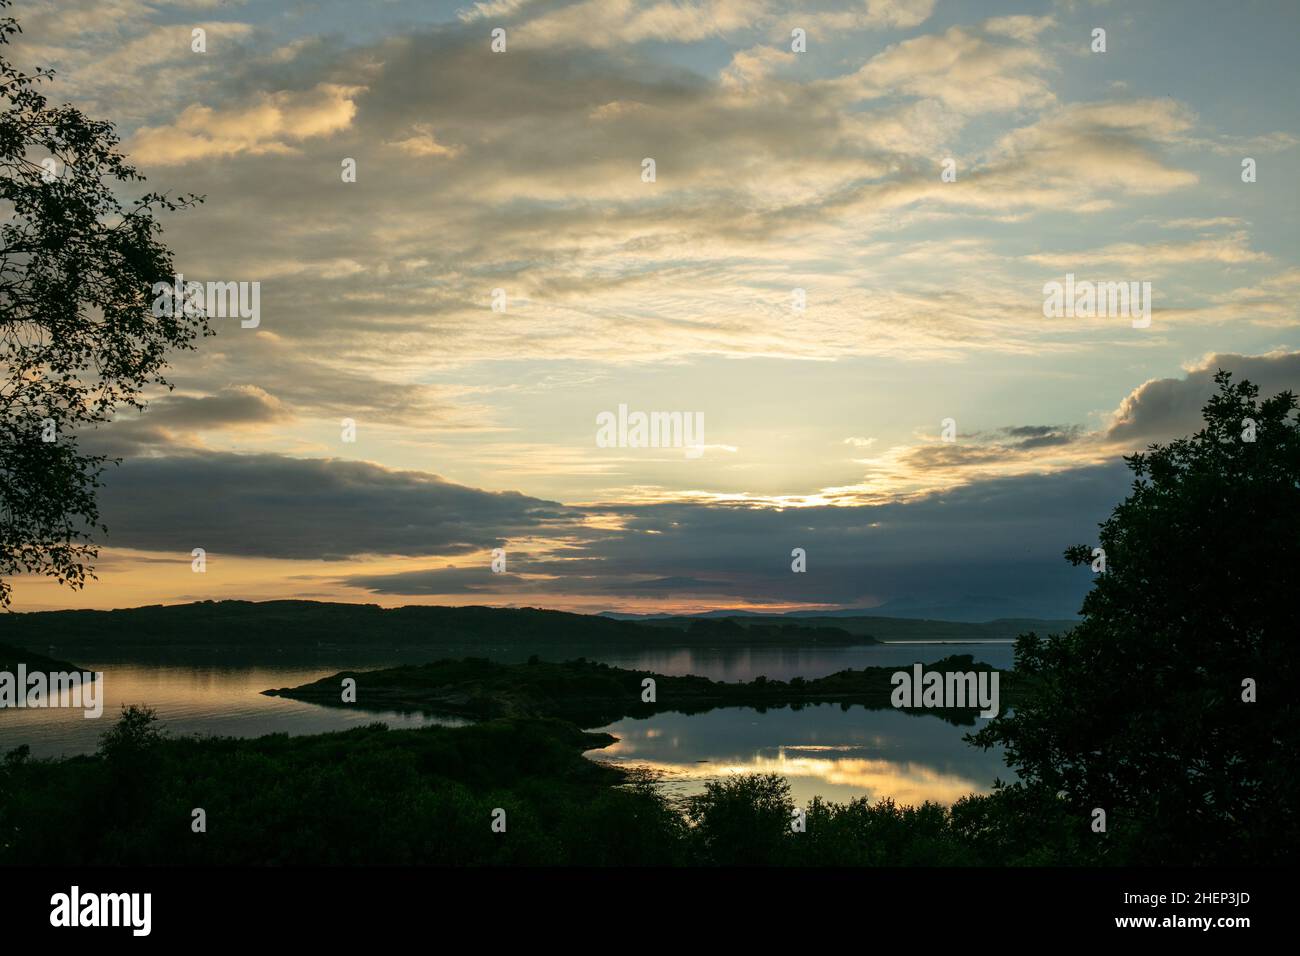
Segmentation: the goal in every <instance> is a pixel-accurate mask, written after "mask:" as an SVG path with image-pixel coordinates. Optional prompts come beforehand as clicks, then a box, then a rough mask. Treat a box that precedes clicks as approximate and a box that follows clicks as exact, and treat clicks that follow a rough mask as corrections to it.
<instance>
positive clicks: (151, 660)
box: [0, 643, 1012, 803]
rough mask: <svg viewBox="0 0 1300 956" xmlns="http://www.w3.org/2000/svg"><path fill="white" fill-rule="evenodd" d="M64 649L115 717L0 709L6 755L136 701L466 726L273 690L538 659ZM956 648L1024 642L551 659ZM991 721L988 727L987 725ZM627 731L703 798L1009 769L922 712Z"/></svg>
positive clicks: (162, 711) (738, 657) (283, 725)
mask: <svg viewBox="0 0 1300 956" xmlns="http://www.w3.org/2000/svg"><path fill="white" fill-rule="evenodd" d="M46 652H47V653H53V654H55V655H56V656H59V657H62V658H64V659H67V660H71V661H74V662H75V663H77V664H78V665H79V666H81V667H83V668H84V669H86V670H93V671H102V672H104V675H105V676H104V686H103V690H102V693H103V696H104V716H103V717H102V718H101V719H99V720H93V719H89V720H88V719H86V718H84V717H83V716H82V712H81V711H80V710H71V709H44V710H26V709H23V710H14V709H5V710H0V752H2V751H5V750H8V749H10V748H13V747H16V746H18V745H19V744H28V745H29V746H30V747H31V748H32V752H33V754H35V755H38V756H59V755H72V754H78V753H89V752H92V751H93V750H94V749H95V748H96V746H97V745H98V742H99V735H100V734H101V733H102V732H103V731H104V730H105V729H107V728H108V726H109V725H110V722H111V721H112V720H114V719H116V716H117V714H118V712H119V710H120V709H121V706H122V705H123V704H148V705H149V706H151V707H153V708H154V709H155V710H157V711H158V713H159V716H160V718H161V719H162V721H163V723H164V724H165V725H166V727H167V729H168V730H169V731H170V732H171V733H173V734H192V733H198V734H215V735H226V736H237V737H256V736H260V735H262V734H269V733H288V734H314V733H323V732H326V731H332V730H342V729H346V728H348V727H353V726H357V725H360V724H367V723H371V722H373V721H383V722H384V723H387V724H388V725H389V726H390V727H394V728H401V727H421V726H426V725H428V724H434V723H437V724H446V725H456V724H460V723H463V721H459V720H457V719H455V718H450V717H430V716H426V715H420V714H399V713H378V712H373V711H359V710H356V711H354V710H345V709H342V708H334V707H321V706H318V705H316V704H306V703H301V702H298V701H292V700H285V699H283V698H279V697H266V696H263V695H262V693H261V692H262V691H264V690H267V689H268V688H278V687H292V686H296V685H298V684H304V683H307V682H309V681H313V680H317V679H319V678H321V677H326V676H328V675H330V674H333V673H335V672H337V671H340V670H345V669H373V668H378V667H390V666H393V665H395V664H400V663H417V662H423V661H427V660H431V659H435V658H437V657H455V656H463V655H465V654H469V653H473V654H477V655H479V656H485V657H492V658H494V659H499V660H507V661H515V660H524V659H526V658H527V657H528V655H529V654H530V653H532V652H531V651H530V650H528V649H519V648H511V647H508V646H503V647H491V648H487V647H483V646H476V647H473V648H468V647H441V648H436V649H430V648H404V649H391V650H382V651H376V650H375V649H373V648H367V649H360V650H351V651H349V650H348V649H333V650H327V651H321V652H319V653H314V654H308V653H285V654H282V655H280V656H279V657H278V658H277V659H275V660H273V661H271V662H267V661H266V660H265V659H258V660H257V661H256V662H252V661H249V662H242V661H240V660H236V659H232V655H230V654H229V653H222V652H214V651H212V650H211V649H193V650H182V649H170V650H168V651H166V652H140V653H137V654H133V655H131V656H129V657H123V656H115V657H105V656H104V655H103V654H102V652H101V653H100V654H99V655H98V656H96V654H95V652H94V651H93V650H87V651H84V652H82V653H78V649H77V648H73V647H63V646H60V647H58V648H56V649H54V651H49V650H46ZM949 654H972V655H974V657H975V659H976V660H983V661H987V662H988V663H990V664H992V665H994V666H995V667H1002V668H1009V667H1010V666H1011V663H1012V645H1011V644H1009V643H1007V644H979V645H971V644H908V645H900V644H893V645H866V646H862V647H847V648H818V649H805V648H750V649H737V648H691V649H685V648H666V649H662V650H654V651H629V652H615V653H610V652H608V651H597V650H591V649H584V648H580V647H573V648H563V649H559V650H558V651H557V652H555V653H552V654H547V655H546V656H547V657H553V658H558V659H564V658H570V657H578V656H585V657H587V658H589V659H591V660H600V661H604V662H606V663H609V664H611V665H617V666H622V667H632V668H638V669H644V670H651V671H656V672H658V673H662V674H670V675H681V674H699V675H701V676H704V677H710V678H712V679H714V680H727V681H737V680H751V679H753V678H754V677H758V676H760V675H766V676H767V677H769V678H772V679H779V680H788V679H789V678H791V677H796V676H802V677H807V678H813V677H821V676H825V675H826V674H831V673H834V672H835V671H839V670H843V669H845V668H850V667H852V668H860V667H867V666H895V665H897V666H903V665H907V664H911V663H912V662H914V661H918V660H919V661H923V662H930V661H934V660H937V659H938V658H941V657H945V656H947V655H949ZM980 723H981V724H983V721H981V722H980ZM601 729H604V730H606V731H608V732H609V733H611V734H614V735H615V736H616V737H618V738H619V741H618V743H616V744H614V745H613V746H611V747H608V748H604V749H603V750H597V751H591V752H590V753H589V756H591V757H592V758H593V759H598V760H607V761H613V762H617V763H620V764H623V765H628V766H637V767H642V768H645V769H648V770H651V771H654V772H655V774H656V775H657V776H658V777H659V778H660V779H661V780H662V781H663V785H664V786H665V787H666V788H667V789H669V790H670V791H674V792H677V793H692V792H697V791H699V790H701V789H703V786H704V783H705V782H706V781H707V780H710V779H715V778H717V777H719V776H723V775H725V774H729V773H736V772H747V771H773V772H778V773H782V774H784V775H785V776H786V777H787V778H788V779H789V780H790V783H791V787H792V789H793V790H794V792H795V796H796V797H797V798H798V799H799V800H800V801H806V800H807V799H808V798H809V797H811V796H813V795H814V794H818V793H820V794H821V795H822V796H824V797H827V798H829V799H834V800H840V801H843V800H847V799H851V798H853V797H858V796H868V797H872V798H878V797H884V796H892V797H893V798H894V799H895V800H897V801H899V802H900V803H919V802H921V801H922V800H926V799H931V800H940V801H943V802H945V803H948V802H951V801H952V800H954V799H956V798H957V797H959V796H961V795H962V794H965V793H971V792H987V791H988V790H989V789H990V785H991V784H992V782H993V779H994V777H996V776H999V775H1000V776H1002V777H1004V778H1005V777H1007V776H1008V775H1009V774H1008V772H1007V770H1006V769H1005V767H1004V766H1003V764H1002V762H1001V758H1000V756H999V755H998V754H997V753H985V752H983V751H980V750H977V749H976V748H974V747H971V746H969V745H968V744H966V743H964V742H963V741H962V739H961V738H962V735H963V734H965V733H968V732H969V731H970V730H971V729H972V728H970V727H954V726H953V725H951V724H947V723H944V722H943V721H941V720H939V719H938V718H936V717H931V716H910V715H906V714H900V713H897V712H895V711H880V710H876V711H870V710H864V709H863V708H861V707H851V708H848V709H844V708H841V707H840V706H839V705H830V704H826V705H816V706H810V707H804V708H802V709H800V710H792V709H789V708H785V709H769V710H768V711H767V712H765V713H759V712H758V711H756V710H753V709H751V708H743V707H733V708H724V709H720V710H714V711H710V712H708V713H704V714H695V715H690V716H687V715H684V714H674V713H665V714H660V715H657V716H655V717H651V718H645V719H638V720H622V721H618V722H617V723H614V724H611V725H610V726H608V727H606V728H601Z"/></svg>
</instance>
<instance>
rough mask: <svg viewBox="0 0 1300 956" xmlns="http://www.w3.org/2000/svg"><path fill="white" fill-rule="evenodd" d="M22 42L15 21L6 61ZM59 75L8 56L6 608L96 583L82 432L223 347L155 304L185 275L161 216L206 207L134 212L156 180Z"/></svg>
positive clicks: (4, 38)
mask: <svg viewBox="0 0 1300 956" xmlns="http://www.w3.org/2000/svg"><path fill="white" fill-rule="evenodd" d="M8 6H9V0H0V8H2V7H8ZM20 32H21V31H20V28H19V26H18V24H17V22H16V21H15V20H14V19H13V18H12V17H5V18H0V47H3V46H4V45H7V44H8V43H9V42H10V41H11V39H12V38H13V37H14V36H15V35H17V34H18V33H20ZM52 76H53V71H50V70H41V69H38V70H36V71H35V72H33V73H24V72H22V71H20V70H19V69H17V68H16V67H14V66H12V65H11V64H10V63H9V61H8V60H7V59H5V58H4V57H3V56H0V217H4V218H3V219H2V220H0V222H2V223H3V224H0V360H2V361H3V367H4V374H3V377H0V607H7V606H8V604H9V601H10V585H9V584H8V583H6V581H5V580H4V579H5V578H6V577H10V576H12V575H14V574H17V573H20V572H29V573H39V574H44V575H48V576H52V577H55V578H57V579H58V581H59V582H60V583H66V584H70V585H72V586H73V587H81V586H83V585H84V583H85V579H86V576H87V574H89V573H90V563H91V561H92V560H93V559H94V558H95V556H96V555H97V550H96V548H95V547H94V546H93V535H94V532H95V530H96V528H98V529H99V530H100V531H103V530H106V529H105V528H103V526H102V525H100V524H99V512H98V508H97V506H96V489H97V488H98V487H99V476H100V475H101V473H102V471H103V469H104V467H105V465H106V464H108V462H109V459H108V458H106V457H104V456H100V455H88V454H83V453H81V452H80V451H79V450H78V445H77V432H78V431H80V430H84V429H86V428H93V427H96V426H97V425H99V424H100V423H103V422H107V421H110V420H111V417H112V413H113V410H114V408H115V407H117V406H119V405H122V406H132V407H135V408H143V407H144V400H143V398H142V393H143V390H144V389H145V388H146V387H147V386H167V387H170V386H169V385H168V383H167V381H166V379H165V378H164V377H163V375H162V369H163V368H164V362H165V357H166V354H167V352H168V351H169V350H171V349H184V348H192V347H193V341H194V339H195V338H197V337H199V336H200V335H204V334H211V329H210V328H209V327H208V325H207V320H206V318H205V317H204V316H202V315H201V314H189V313H187V312H186V311H185V310H182V309H177V310H175V314H170V313H169V314H166V315H155V314H154V313H153V310H152V308H151V306H152V301H153V300H152V296H151V295H150V292H151V289H152V286H153V284H154V283H155V282H167V281H170V280H171V278H172V275H173V268H172V259H171V254H170V252H169V251H168V249H167V248H166V247H165V246H164V245H163V244H162V243H161V241H160V239H159V235H160V233H161V227H160V226H159V224H158V221H157V219H156V218H155V214H156V213H157V212H159V211H161V210H164V209H165V210H175V209H178V208H182V207H187V206H189V205H191V204H193V203H195V202H200V201H202V200H201V199H200V198H199V197H195V196H181V197H176V198H174V199H169V198H168V197H167V196H166V195H165V194H160V193H152V192H151V193H146V194H145V195H143V196H141V197H140V198H138V199H136V200H134V201H133V202H131V203H130V204H129V205H123V203H122V202H120V201H119V199H118V198H117V196H116V195H115V192H114V188H115V186H116V184H123V183H131V182H134V181H138V180H143V178H144V177H143V176H141V175H140V174H139V173H137V172H136V170H135V169H134V168H133V167H131V166H129V165H128V164H127V163H126V161H125V158H124V157H123V156H122V155H121V154H120V153H119V152H118V151H117V148H116V147H117V144H118V142H119V140H118V137H117V136H116V134H115V132H114V129H113V126H112V124H111V123H106V122H97V121H93V120H90V119H88V118H86V117H85V116H84V115H83V114H82V113H81V112H80V111H79V110H77V109H75V108H73V107H71V106H67V105H64V106H50V105H49V104H48V103H47V102H46V99H45V97H44V96H42V95H41V94H40V93H39V92H38V91H37V85H38V84H39V83H41V82H44V81H47V80H49V79H50V78H51V77H52ZM92 576H93V575H92Z"/></svg>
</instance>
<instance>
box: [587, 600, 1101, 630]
mask: <svg viewBox="0 0 1300 956" xmlns="http://www.w3.org/2000/svg"><path fill="white" fill-rule="evenodd" d="M1077 603H1078V602H1077V601H1076V602H1073V603H1069V602H1067V603H1064V604H1063V603H1062V602H1057V601H1044V602H1036V603H1026V602H1024V601H1017V600H1013V599H1010V598H1001V597H989V596H982V595H965V596H963V597H959V598H955V599H953V600H950V601H934V600H928V599H917V598H911V597H902V598H895V599H893V600H889V601H886V602H885V603H884V604H879V605H877V606H875V607H853V608H839V609H836V610H830V611H825V610H823V611H777V612H771V613H768V612H763V611H702V612H700V613H699V614H682V615H677V614H625V613H622V612H620V611H604V612H602V614H603V616H605V617H610V618H613V619H614V620H619V621H655V620H658V621H662V620H666V619H670V618H678V617H692V618H696V617H703V618H718V617H735V618H740V617H759V618H808V617H820V618H837V617H886V618H893V619H912V620H925V621H943V622H947V623H963V624H987V623H992V622H994V621H1051V622H1052V623H1054V624H1059V623H1061V622H1068V623H1070V624H1075V623H1078V622H1077V621H1075V620H1074V619H1073V614H1074V612H1073V610H1072V608H1073V607H1074V606H1075V605H1077Z"/></svg>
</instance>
